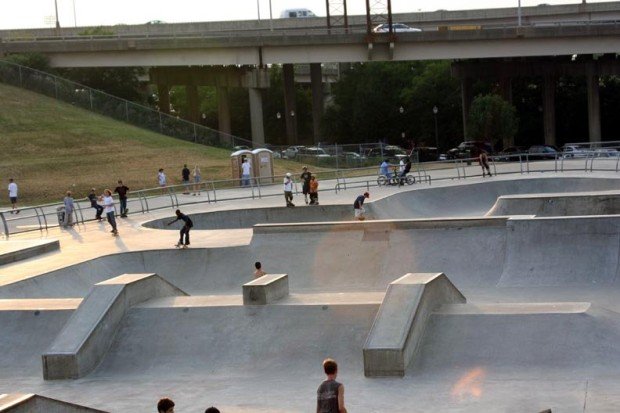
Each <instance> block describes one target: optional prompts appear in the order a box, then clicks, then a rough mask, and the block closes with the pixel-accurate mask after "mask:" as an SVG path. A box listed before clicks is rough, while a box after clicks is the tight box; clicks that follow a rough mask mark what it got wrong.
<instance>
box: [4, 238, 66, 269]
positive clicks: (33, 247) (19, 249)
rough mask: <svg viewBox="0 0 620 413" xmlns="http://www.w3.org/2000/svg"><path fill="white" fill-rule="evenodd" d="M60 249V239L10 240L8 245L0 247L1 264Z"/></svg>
mask: <svg viewBox="0 0 620 413" xmlns="http://www.w3.org/2000/svg"><path fill="white" fill-rule="evenodd" d="M20 244H21V245H20ZM59 249H60V242H59V241H58V240H54V241H43V242H35V243H32V242H28V243H20V242H13V241H8V246H7V247H3V248H0V265H5V264H9V263H11V262H15V261H21V260H25V259H27V258H31V257H36V256H37V255H41V254H45V253H46V252H50V251H56V250H59Z"/></svg>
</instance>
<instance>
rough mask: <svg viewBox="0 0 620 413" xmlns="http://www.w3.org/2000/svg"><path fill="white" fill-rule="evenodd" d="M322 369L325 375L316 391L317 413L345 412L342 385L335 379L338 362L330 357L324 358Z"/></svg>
mask: <svg viewBox="0 0 620 413" xmlns="http://www.w3.org/2000/svg"><path fill="white" fill-rule="evenodd" d="M323 371H324V372H325V375H326V376H327V377H326V379H325V381H324V382H323V383H321V385H320V386H319V388H318V389H317V391H316V396H317V397H316V411H317V413H347V409H346V407H344V385H343V384H342V383H338V382H337V381H336V377H338V364H336V362H335V361H334V360H332V359H325V361H323Z"/></svg>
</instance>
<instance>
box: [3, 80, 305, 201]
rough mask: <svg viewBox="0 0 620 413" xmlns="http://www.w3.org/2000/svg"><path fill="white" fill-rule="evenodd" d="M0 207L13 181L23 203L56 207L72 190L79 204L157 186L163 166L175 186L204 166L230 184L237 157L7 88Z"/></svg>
mask: <svg viewBox="0 0 620 413" xmlns="http://www.w3.org/2000/svg"><path fill="white" fill-rule="evenodd" d="M0 144H1V145H2V151H0V190H1V191H2V192H1V194H2V195H0V205H7V204H8V195H7V191H6V186H7V185H8V179H9V178H11V177H12V178H14V179H15V181H16V182H17V184H18V185H19V195H20V205H22V206H23V205H25V204H28V205H34V204H39V203H44V202H56V201H59V200H61V199H62V198H63V196H64V193H65V192H66V191H67V190H68V189H70V190H72V191H73V193H74V197H75V198H81V197H84V196H86V194H87V193H88V190H89V189H90V188H91V187H95V188H97V190H98V191H101V190H103V189H104V188H110V187H111V188H112V189H113V188H114V187H115V186H116V181H117V180H118V179H122V180H123V182H124V183H125V184H126V185H127V186H129V188H131V189H141V188H150V187H155V186H157V170H158V169H159V168H164V169H165V171H166V175H167V176H168V182H169V183H180V180H181V169H182V168H183V164H184V163H187V164H188V166H189V167H190V169H192V168H193V165H196V164H197V165H198V166H199V167H200V169H201V171H202V178H203V180H204V179H230V178H231V167H230V151H228V150H225V149H219V148H213V147H207V146H203V145H197V144H193V143H189V142H184V141H181V140H178V139H173V138H170V137H167V136H163V135H159V134H156V133H153V132H149V131H146V130H143V129H139V128H136V127H132V126H130V125H127V124H125V123H122V122H117V121H114V120H111V119H108V118H105V117H103V116H99V115H96V114H93V113H90V112H88V111H85V110H82V109H78V108H75V107H73V106H71V105H69V104H66V103H61V102H58V101H56V100H54V99H50V98H48V97H45V96H42V95H39V94H36V93H32V92H28V91H24V90H22V89H18V88H14V87H11V86H6V85H3V84H0ZM300 169H301V166H300V164H299V163H296V162H291V161H286V160H276V162H275V173H276V174H277V175H278V174H283V173H285V172H287V171H292V172H296V173H297V172H298V171H300Z"/></svg>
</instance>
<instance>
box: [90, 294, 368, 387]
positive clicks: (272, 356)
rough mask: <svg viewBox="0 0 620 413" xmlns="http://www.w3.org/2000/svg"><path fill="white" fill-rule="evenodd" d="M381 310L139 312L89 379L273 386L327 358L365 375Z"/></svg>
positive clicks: (349, 307) (277, 307)
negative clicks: (277, 377) (193, 379)
mask: <svg viewBox="0 0 620 413" xmlns="http://www.w3.org/2000/svg"><path fill="white" fill-rule="evenodd" d="M378 307H379V306H378V304H366V305H330V306H327V305H314V306H313V305H308V306H297V305H275V306H249V307H248V306H245V307H243V306H228V307H192V308H186V307H185V308H184V307H177V308H174V307H173V308H133V309H131V310H130V311H129V312H128V313H127V315H126V316H125V318H124V319H123V323H122V325H121V328H120V330H119V331H118V333H117V336H116V339H115V342H114V343H113V345H112V347H111V348H110V350H109V351H108V354H107V356H106V357H105V359H104V360H103V362H102V363H101V365H100V366H99V367H98V368H97V370H95V372H94V373H93V374H92V375H91V376H89V377H90V378H92V379H96V378H97V377H99V376H101V377H113V376H118V377H123V378H127V377H147V376H160V377H165V376H167V375H168V374H169V373H170V371H174V372H175V374H178V375H184V376H192V375H198V376H200V377H203V376H205V374H206V375H209V376H214V377H217V376H218V375H220V376H225V377H236V378H238V379H241V378H245V377H248V376H256V377H263V379H265V380H269V377H266V376H265V375H266V374H267V376H268V375H269V372H281V373H285V372H287V373H288V374H290V373H291V372H294V375H295V376H299V377H302V376H304V375H306V376H307V375H310V376H311V375H313V374H315V373H316V370H317V366H318V368H319V369H320V363H321V362H322V361H323V359H325V358H326V357H333V358H335V359H336V360H338V362H339V363H341V365H343V366H346V369H347V371H348V372H349V373H351V374H355V375H363V363H362V346H363V344H364V340H365V339H366V335H367V334H368V330H369V329H370V326H371V324H372V321H373V319H374V317H375V313H376V311H377V310H378ZM300 326H303V328H300ZM145 374H146V375H147V376H145Z"/></svg>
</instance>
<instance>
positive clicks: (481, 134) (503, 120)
mask: <svg viewBox="0 0 620 413" xmlns="http://www.w3.org/2000/svg"><path fill="white" fill-rule="evenodd" d="M518 126H519V120H518V118H517V113H516V110H515V107H514V106H512V105H511V104H510V103H508V102H506V101H505V100H504V99H502V98H501V97H500V96H498V95H494V94H489V95H478V96H476V98H475V99H474V101H473V102H472V105H471V109H470V112H469V119H468V123H467V127H468V129H469V135H470V136H469V137H470V138H472V139H475V140H483V141H487V142H490V143H491V144H493V145H496V144H497V143H500V142H501V143H502V144H503V145H504V147H506V146H508V145H509V142H511V141H512V139H513V138H514V136H515V134H516V133H517V129H518Z"/></svg>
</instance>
